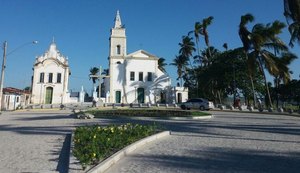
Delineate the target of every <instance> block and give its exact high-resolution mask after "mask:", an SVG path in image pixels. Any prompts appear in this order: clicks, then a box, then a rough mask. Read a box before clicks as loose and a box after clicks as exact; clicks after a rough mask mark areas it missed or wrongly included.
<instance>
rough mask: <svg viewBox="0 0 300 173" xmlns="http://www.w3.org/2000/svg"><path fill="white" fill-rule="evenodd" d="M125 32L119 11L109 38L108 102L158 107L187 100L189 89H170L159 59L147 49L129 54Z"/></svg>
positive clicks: (105, 88) (168, 79)
mask: <svg viewBox="0 0 300 173" xmlns="http://www.w3.org/2000/svg"><path fill="white" fill-rule="evenodd" d="M125 31H126V30H125V27H124V26H123V25H122V22H121V17H120V13H119V11H118V12H117V15H116V17H115V24H114V27H113V28H112V29H111V35H110V38H109V43H110V48H109V77H108V78H105V79H104V90H105V93H106V99H105V102H109V103H151V104H155V103H176V102H177V103H178V102H182V101H185V100H187V98H188V91H187V89H186V88H182V87H172V86H171V78H170V77H169V75H168V74H167V73H164V72H162V71H161V70H160V69H159V68H158V59H159V58H158V57H157V56H155V55H153V54H151V53H149V52H147V51H145V50H138V51H135V52H133V53H130V54H127V41H126V32H125Z"/></svg>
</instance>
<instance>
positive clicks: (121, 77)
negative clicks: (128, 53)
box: [111, 59, 170, 103]
mask: <svg viewBox="0 0 300 173" xmlns="http://www.w3.org/2000/svg"><path fill="white" fill-rule="evenodd" d="M118 61H119V63H120V64H118V63H117V62H118ZM111 62H113V63H112V64H113V65H112V67H113V68H114V69H113V73H114V75H111V77H112V82H113V93H112V94H113V96H112V98H113V102H115V92H116V91H121V96H122V102H123V103H136V102H137V101H136V98H137V89H138V88H144V92H145V99H144V100H145V103H155V95H159V93H158V90H161V89H165V88H166V87H167V86H169V85H170V78H169V77H168V76H167V75H165V74H164V73H162V72H161V71H160V70H158V69H157V60H156V59H150V60H149V59H127V60H125V61H124V60H123V59H114V60H112V61H111ZM130 72H134V73H135V77H134V81H131V80H130ZM140 72H143V81H139V73H140ZM148 72H151V73H152V81H147V76H148ZM123 84H124V86H123ZM124 93H126V94H124Z"/></svg>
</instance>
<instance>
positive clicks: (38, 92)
mask: <svg viewBox="0 0 300 173" xmlns="http://www.w3.org/2000/svg"><path fill="white" fill-rule="evenodd" d="M41 58H42V59H43V60H44V61H43V62H38V63H37V64H36V65H35V66H34V74H33V85H32V98H31V103H33V104H45V97H46V88H47V87H52V88H53V95H52V104H60V103H66V102H68V100H69V99H68V98H66V93H64V87H65V88H67V87H68V76H69V74H68V67H64V66H63V65H61V64H60V63H58V62H57V59H54V58H48V59H47V58H45V57H40V58H39V59H41ZM41 73H44V82H42V83H41V82H40V74H41ZM49 73H52V74H53V76H52V82H49ZM58 73H60V74H61V83H57V76H58ZM65 75H66V76H67V78H66V79H65ZM64 85H65V86H64ZM65 90H66V89H65Z"/></svg>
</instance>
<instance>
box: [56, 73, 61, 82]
mask: <svg viewBox="0 0 300 173" xmlns="http://www.w3.org/2000/svg"><path fill="white" fill-rule="evenodd" d="M56 83H61V73H57V79H56Z"/></svg>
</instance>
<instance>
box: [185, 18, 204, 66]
mask: <svg viewBox="0 0 300 173" xmlns="http://www.w3.org/2000/svg"><path fill="white" fill-rule="evenodd" d="M201 30H202V24H201V23H200V22H196V23H195V25H194V30H193V31H190V32H189V33H188V35H190V34H191V33H194V37H195V40H196V46H197V55H198V56H195V57H196V58H197V57H200V48H199V37H200V34H201V32H202V31H201ZM200 66H202V64H200Z"/></svg>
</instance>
